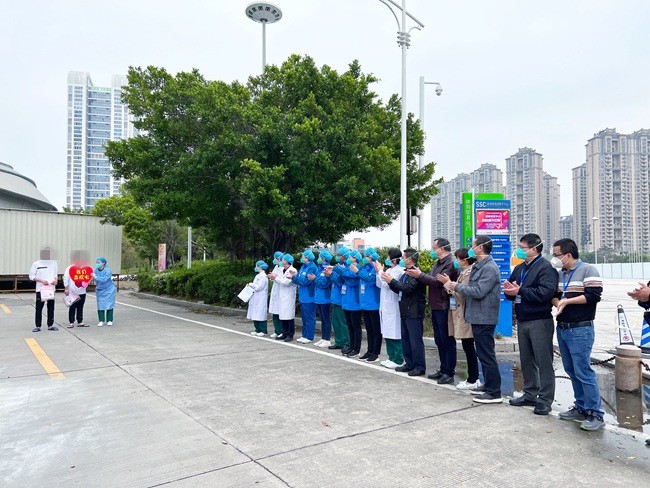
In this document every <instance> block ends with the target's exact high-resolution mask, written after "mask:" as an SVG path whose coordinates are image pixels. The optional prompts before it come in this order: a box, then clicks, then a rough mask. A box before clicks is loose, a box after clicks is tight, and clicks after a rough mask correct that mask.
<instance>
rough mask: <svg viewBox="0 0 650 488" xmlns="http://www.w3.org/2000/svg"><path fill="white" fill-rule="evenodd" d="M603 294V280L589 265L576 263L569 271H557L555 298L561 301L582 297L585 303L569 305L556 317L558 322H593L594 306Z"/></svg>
mask: <svg viewBox="0 0 650 488" xmlns="http://www.w3.org/2000/svg"><path fill="white" fill-rule="evenodd" d="M602 293H603V280H602V278H601V277H600V275H599V274H598V270H597V269H596V268H595V267H594V266H592V265H591V264H587V263H584V262H582V261H581V260H580V259H578V260H577V261H576V263H575V264H574V265H573V267H572V268H571V269H570V270H569V271H565V270H563V269H561V270H559V271H558V285H557V293H556V294H555V296H556V297H557V298H558V299H561V298H562V297H563V296H564V297H565V298H573V297H578V296H581V295H584V296H585V298H586V300H587V303H581V304H573V303H570V304H569V305H567V306H566V307H564V310H562V313H561V314H560V315H558V316H557V321H558V322H567V323H575V322H584V321H587V320H594V318H595V317H596V304H597V303H598V302H599V301H600V296H601V295H602Z"/></svg>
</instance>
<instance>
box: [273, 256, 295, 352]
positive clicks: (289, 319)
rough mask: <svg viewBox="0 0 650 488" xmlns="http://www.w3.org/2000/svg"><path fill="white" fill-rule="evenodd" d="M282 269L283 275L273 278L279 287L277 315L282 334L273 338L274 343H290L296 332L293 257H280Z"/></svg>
mask: <svg viewBox="0 0 650 488" xmlns="http://www.w3.org/2000/svg"><path fill="white" fill-rule="evenodd" d="M282 267H283V268H284V273H283V274H282V276H278V277H276V278H275V285H273V286H277V285H279V289H280V294H279V295H278V305H279V307H278V315H279V316H280V321H281V322H282V334H280V335H279V336H277V337H276V338H275V340H276V341H284V342H291V341H292V340H293V335H294V334H295V332H296V323H295V321H294V319H295V318H296V290H297V289H298V285H296V284H295V283H294V282H293V280H292V278H293V277H294V276H295V275H296V274H297V273H298V271H297V270H296V268H294V267H293V256H292V255H291V254H285V255H284V256H282Z"/></svg>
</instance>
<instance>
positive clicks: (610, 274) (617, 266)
mask: <svg viewBox="0 0 650 488" xmlns="http://www.w3.org/2000/svg"><path fill="white" fill-rule="evenodd" d="M596 268H597V269H598V272H599V273H600V276H602V277H603V278H618V279H626V280H630V279H634V280H639V281H649V280H650V263H598V264H597V265H596Z"/></svg>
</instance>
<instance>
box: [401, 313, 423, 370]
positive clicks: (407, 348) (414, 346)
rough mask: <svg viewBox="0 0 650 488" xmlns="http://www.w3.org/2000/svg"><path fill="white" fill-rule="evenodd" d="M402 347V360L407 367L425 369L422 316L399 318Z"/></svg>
mask: <svg viewBox="0 0 650 488" xmlns="http://www.w3.org/2000/svg"><path fill="white" fill-rule="evenodd" d="M401 329H402V349H403V351H404V361H406V365H407V366H408V367H409V369H413V370H415V371H422V372H424V371H426V370H427V364H426V361H425V359H424V341H423V340H422V333H423V332H424V318H423V317H417V318H403V317H402V319H401Z"/></svg>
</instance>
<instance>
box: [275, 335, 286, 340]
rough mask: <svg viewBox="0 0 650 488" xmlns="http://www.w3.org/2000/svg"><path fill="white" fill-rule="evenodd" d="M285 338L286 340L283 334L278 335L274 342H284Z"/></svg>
mask: <svg viewBox="0 0 650 488" xmlns="http://www.w3.org/2000/svg"><path fill="white" fill-rule="evenodd" d="M286 338H287V336H286V335H284V334H280V335H279V336H277V337H276V338H275V340H276V341H283V340H285V339H286Z"/></svg>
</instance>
